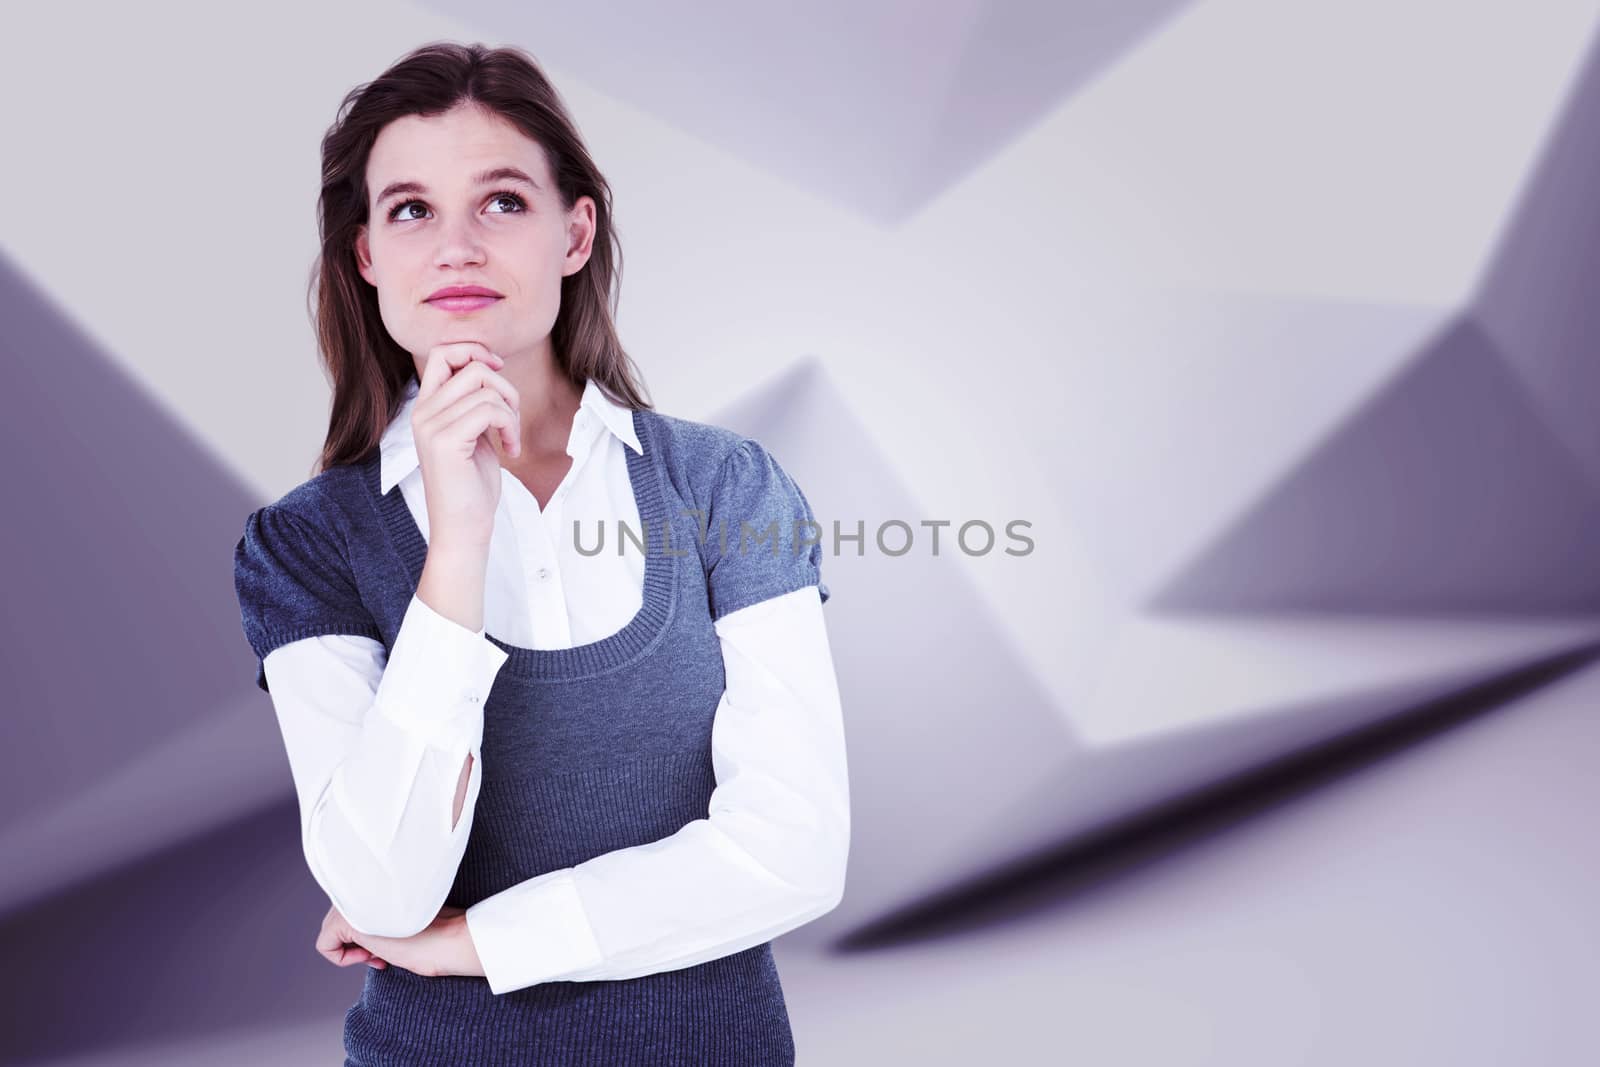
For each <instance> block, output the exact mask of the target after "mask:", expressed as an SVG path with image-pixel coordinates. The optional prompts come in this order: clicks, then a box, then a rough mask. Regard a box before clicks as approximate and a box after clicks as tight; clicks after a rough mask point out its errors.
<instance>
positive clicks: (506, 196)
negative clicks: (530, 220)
mask: <svg viewBox="0 0 1600 1067" xmlns="http://www.w3.org/2000/svg"><path fill="white" fill-rule="evenodd" d="M498 200H509V201H510V202H511V203H513V204H515V205H516V209H517V211H521V210H523V209H524V208H526V207H527V206H528V205H527V204H525V203H524V202H523V200H522V197H520V196H518V195H517V194H516V193H495V194H494V196H492V197H490V198H489V203H491V204H492V203H494V202H496V201H498ZM498 214H501V215H509V214H515V212H508V211H501V212H498Z"/></svg>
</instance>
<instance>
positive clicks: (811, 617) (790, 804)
mask: <svg viewBox="0 0 1600 1067" xmlns="http://www.w3.org/2000/svg"><path fill="white" fill-rule="evenodd" d="M716 631H717V635H718V638H719V641H720V644H721V648H722V658H723V664H724V667H725V673H726V689H725V692H724V693H723V696H722V698H721V701H720V703H719V704H718V706H717V711H716V718H715V720H714V721H713V723H712V732H711V750H712V761H713V766H714V770H715V774H716V781H717V785H716V788H715V790H714V791H713V792H712V794H711V801H710V813H709V816H708V817H707V818H704V819H696V820H694V821H693V822H690V823H688V824H687V825H685V826H683V827H682V828H681V829H679V830H678V831H677V832H676V833H674V834H672V835H670V836H668V837H666V838H663V839H662V840H659V841H653V842H650V843H648V844H645V845H640V846H635V847H632V848H623V849H617V850H614V851H612V852H607V853H604V854H603V855H600V856H596V857H594V858H593V859H590V860H588V861H586V862H584V863H580V864H578V865H577V866H574V867H567V868H563V869H561V870H557V871H550V872H548V873H546V874H542V875H539V876H537V877H535V878H530V879H528V880H526V881H523V882H520V883H518V884H517V885H514V886H512V887H510V888H509V889H506V890H504V891H503V892H500V893H496V894H495V895H493V896H490V897H487V898H485V899H484V900H482V901H480V902H478V903H477V904H475V905H473V906H472V907H471V908H468V909H467V911H466V913H465V915H464V916H460V917H457V916H441V921H440V922H438V923H437V924H436V925H435V926H434V927H430V929H429V930H427V931H424V932H423V933H421V934H419V935H417V936H416V937H415V938H408V939H406V942H401V943H399V945H397V944H396V943H395V942H391V941H387V940H386V939H375V942H374V945H372V946H369V947H371V948H372V950H373V951H374V952H375V953H376V954H377V955H378V956H380V957H383V958H384V959H386V960H388V961H389V962H391V963H398V964H399V965H400V966H403V967H407V968H408V969H412V968H411V967H410V966H409V965H408V964H407V962H406V958H407V957H406V955H405V954H404V949H403V948H402V947H401V946H405V945H406V944H407V942H410V943H413V944H411V946H410V947H411V949H412V953H411V958H412V959H413V960H417V961H418V962H420V963H423V964H424V965H426V963H427V959H423V958H420V957H419V956H418V955H417V950H418V949H419V947H420V948H421V949H422V950H424V951H423V955H424V956H426V957H427V958H430V959H436V960H437V963H438V969H437V970H436V971H435V972H434V973H480V971H479V969H478V968H479V967H481V973H482V974H483V975H484V976H485V977H487V978H488V980H489V985H490V988H491V989H492V990H493V991H494V992H495V993H497V994H499V993H506V992H510V991H511V990H514V989H521V988H523V987H526V986H530V985H533V984H535V983H537V982H549V981H590V980H601V979H619V978H632V977H637V976H639V975H644V974H651V973H654V972H657V971H666V970H675V969H677V968H681V967H689V966H692V965H694V964H698V963H703V962H706V961H707V960H712V959H718V958H720V957H722V956H726V955H729V954H731V953H734V952H738V951H740V950H742V949H745V948H750V947H753V946H755V945H759V944H761V943H763V942H766V941H770V940H771V939H772V938H774V937H777V936H778V935H779V934H782V933H785V932H787V931H789V930H792V929H794V928H795V927H798V926H801V925H803V924H804V923H807V922H810V921H811V920H813V919H816V918H818V917H819V916H822V915H824V914H826V913H827V912H829V911H831V910H833V908H834V907H836V906H837V905H838V903H839V900H840V898H841V897H842V896H843V894H844V883H845V866H846V859H847V856H848V852H849V846H850V788H849V780H848V774H847V767H846V759H845V734H844V719H843V709H842V708H841V705H840V699H839V685H838V680H837V678H836V676H835V673H834V666H833V657H832V654H831V651H830V649H829V646H828V635H827V629H826V626H825V624H824V621H823V613H822V601H821V598H820V597H819V593H818V588H817V586H816V585H809V586H805V587H803V588H800V589H796V590H794V591H792V592H789V593H785V594H783V595H780V596H776V597H770V598H768V599H766V600H762V601H759V602H757V603H755V604H752V605H750V606H748V607H745V608H742V609H740V610H737V611H733V612H729V613H728V614H726V615H724V616H723V617H721V618H720V619H718V620H717V622H716ZM462 936H465V937H467V938H468V939H469V940H470V942H471V946H463V945H461V944H460V943H459V938H461V937H462ZM417 943H421V944H420V945H419V944H417ZM474 950H475V951H474ZM391 953H394V954H393V955H391ZM474 965H476V966H474Z"/></svg>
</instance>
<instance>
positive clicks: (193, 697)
mask: <svg viewBox="0 0 1600 1067" xmlns="http://www.w3.org/2000/svg"><path fill="white" fill-rule="evenodd" d="M0 321H4V322H5V330H4V333H3V334H0V346H3V349H4V351H3V352H0V359H3V361H4V364H5V366H6V368H7V370H8V372H9V382H8V385H9V389H8V400H9V410H8V413H7V416H6V418H4V419H0V449H4V451H5V453H6V454H7V455H8V456H10V457H12V461H11V462H8V463H6V464H4V467H3V473H0V495H3V496H4V498H5V499H6V500H8V501H12V502H16V504H17V505H18V506H13V507H11V508H9V509H8V511H7V516H6V518H7V521H6V522H5V523H4V525H3V527H0V552H4V553H5V555H6V556H7V558H9V559H12V560H18V561H25V565H22V566H16V567H13V568H11V569H10V571H9V573H8V582H9V584H8V589H7V592H8V596H7V598H6V609H5V612H4V614H3V615H0V675H3V676H4V677H5V679H6V689H7V702H8V707H10V708H12V709H14V713H12V714H8V715H5V716H3V717H0V748H3V749H4V750H5V751H8V752H13V753H28V754H30V755H29V757H28V758H22V759H13V760H12V761H10V764H9V766H8V768H7V774H6V775H5V778H4V781H3V783H0V806H3V808H4V810H5V812H6V818H5V820H4V821H3V822H0V871H5V872H6V873H5V875H4V876H0V906H11V907H14V906H16V905H17V904H18V903H19V902H20V901H21V900H22V899H25V898H27V897H30V896H32V895H34V894H36V893H39V892H44V891H48V890H50V889H52V888H60V887H61V886H64V885H69V884H72V883H73V882H76V881H78V880H80V879H83V878H86V877H90V876H92V875H93V874H94V873H95V872H96V871H99V870H103V869H105V868H106V867H108V866H111V865H115V864H118V863H121V862H124V861H126V860H128V859H131V858H133V857H135V856H137V855H139V854H140V853H141V852H145V851H149V850H151V849H155V848H159V847H162V846H164V845H167V844H171V843H173V842H175V841H179V840H182V839H183V838H184V837H185V836H186V835H188V834H191V833H197V832H201V831H202V830H203V829H205V828H206V827H209V826H215V825H217V824H219V823H221V822H225V821H227V820H228V819H229V818H230V817H232V816H233V815H235V814H242V813H243V812H245V811H248V810H250V808H251V807H253V806H254V805H255V804H256V803H258V802H259V801H260V800H261V799H262V798H263V797H264V796H265V795H266V790H265V789H264V785H265V784H267V783H270V784H272V785H273V786H274V787H276V788H277V790H278V792H277V795H279V796H282V795H285V794H284V793H283V791H282V787H283V786H285V785H286V784H287V782H288V779H287V776H286V775H285V774H284V770H285V763H284V756H283V749H282V745H281V743H275V744H274V743H271V739H272V737H273V735H275V733H276V724H275V722H274V721H273V718H272V712H271V707H270V705H268V704H267V703H266V702H265V701H262V702H261V703H259V704H258V705H256V710H257V712H258V714H259V715H260V716H261V717H260V719H259V722H258V723H256V724H255V725H256V726H258V727H259V730H260V733H259V734H256V735H254V736H253V740H255V741H257V742H263V741H264V742H267V743H265V744H262V743H257V744H255V745H253V746H250V747H247V748H245V749H243V750H241V751H239V752H238V753H237V754H238V755H239V756H240V757H241V762H240V763H238V764H235V765H233V766H231V767H228V768H227V778H226V781H225V783H223V782H219V781H218V780H216V779H214V778H212V777H210V776H211V775H212V774H213V773H215V770H214V768H213V767H212V765H211V764H209V763H206V764H202V765H201V766H198V767H197V766H196V765H195V764H194V763H193V762H192V760H184V759H181V758H176V757H177V756H178V755H181V752H180V751H179V750H181V748H182V744H181V739H182V737H183V736H184V734H185V732H186V731H188V730H189V729H190V728H199V729H200V730H202V731H204V730H206V729H207V728H208V724H210V723H213V722H215V720H216V717H217V716H218V715H219V714H223V713H225V712H226V711H227V710H228V709H229V708H230V707H231V706H232V704H231V702H232V701H233V700H234V699H236V698H237V697H238V696H239V695H240V693H241V692H242V691H243V685H241V683H244V685H248V683H249V680H250V677H251V671H252V669H253V668H252V664H253V662H254V661H253V658H252V657H251V654H250V651H249V648H248V647H247V646H246V645H245V643H244V636H243V632H242V631H241V629H240V623H239V608H238V604H237V602H236V600H235V598H234V592H233V560H232V547H233V544H234V542H235V541H236V540H238V538H239V536H240V535H241V533H242V532H243V529H244V517H245V515H246V514H247V513H248V511H249V510H250V509H251V508H253V507H255V506H256V504H255V502H254V501H253V500H252V496H251V493H250V492H249V490H248V489H247V488H246V487H245V486H244V485H243V484H242V483H241V482H240V481H239V480H238V479H237V478H236V477H234V476H233V474H231V473H230V472H229V471H228V470H227V469H226V468H225V467H224V466H223V465H222V464H221V462H219V460H218V459H217V458H216V457H215V456H214V455H213V454H212V453H211V450H210V449H209V448H208V446H207V445H206V444H205V443H204V442H202V441H199V440H197V439H196V438H194V437H193V436H192V435H191V434H189V433H188V432H186V431H185V430H184V429H183V428H182V427H181V425H180V424H179V423H178V422H177V421H176V420H175V419H173V418H172V417H171V416H170V415H169V414H168V413H166V412H165V411H164V410H162V408H161V407H160V405H159V404H158V403H157V402H156V401H155V400H154V399H153V398H152V397H151V396H150V394H149V393H148V392H147V391H146V389H145V388H143V387H142V386H141V385H140V384H139V383H138V382H137V381H136V380H134V379H132V378H130V376H129V375H128V374H127V373H126V372H124V371H123V370H122V368H121V367H120V366H119V365H118V364H117V363H116V362H115V361H113V360H111V359H109V358H107V357H106V356H105V355H104V353H102V352H101V351H99V349H98V348H97V346H96V345H95V344H94V343H93V342H92V341H91V340H90V339H88V338H87V337H85V336H84V335H83V333H82V332H81V331H80V330H79V329H78V328H77V327H76V326H75V324H74V323H73V322H72V321H71V319H70V318H69V317H68V315H66V314H65V313H64V312H63V311H61V310H60V309H59V308H57V307H55V306H53V304H52V303H51V301H50V300H49V299H48V298H47V297H46V296H45V295H44V294H43V293H41V292H40V291H38V289H36V288H35V287H34V286H33V285H32V284H31V283H30V282H29V280H28V278H27V277H26V276H25V274H24V272H23V271H22V270H21V269H20V268H18V267H17V266H16V265H15V264H12V263H10V262H9V261H5V260H3V259H0ZM240 736H244V735H240ZM172 746H176V747H172ZM164 752H165V753H169V754H171V755H173V756H174V758H172V759H170V760H169V761H167V762H165V763H163V764H162V765H161V768H160V773H152V774H149V775H138V776H135V778H134V779H131V780H130V779H127V778H124V777H122V776H123V775H124V772H125V771H126V770H127V769H128V768H129V767H130V766H135V765H139V764H141V763H143V762H145V761H147V760H152V759H153V760H155V761H157V762H160V760H161V754H162V753H164ZM193 754H194V753H193V752H190V753H188V755H189V756H190V757H192V756H193ZM108 783H118V784H121V785H126V786H128V787H129V788H128V789H124V790H122V791H120V792H119V791H118V790H117V789H115V788H110V789H108V788H107V785H108ZM221 784H226V786H227V787H228V788H226V789H222V790H221V791H220V792H217V793H214V794H210V795H207V798H206V803H201V804H196V803H194V797H195V795H196V794H195V792H194V790H195V789H197V788H199V789H201V790H202V791H205V790H209V789H210V788H211V787H212V786H216V785H221ZM202 795H205V794H204V793H203V794H202ZM86 797H87V798H91V799H92V800H93V804H92V805H87V806H86V805H85V804H84V803H82V802H83V801H84V799H85V798H86ZM63 809H72V811H73V815H72V816H71V818H70V819H67V820H65V821H54V820H55V817H56V816H57V814H58V813H59V812H60V811H62V810H63ZM157 811H160V812H162V813H163V815H170V816H171V818H166V817H163V818H152V817H151V815H152V814H154V813H155V812H157ZM40 824H48V825H52V826H54V827H55V828H56V829H57V830H58V831H61V833H59V834H58V835H57V836H56V837H55V838H54V839H53V840H51V841H49V842H48V847H44V848H38V847H34V848H30V849H28V850H26V851H24V850H22V849H21V848H20V844H21V843H22V842H24V841H29V842H30V843H33V844H35V845H37V844H38V842H37V841H36V840H35V839H33V838H30V837H29V835H30V834H31V832H32V831H33V830H34V828H36V827H37V826H38V825H40Z"/></svg>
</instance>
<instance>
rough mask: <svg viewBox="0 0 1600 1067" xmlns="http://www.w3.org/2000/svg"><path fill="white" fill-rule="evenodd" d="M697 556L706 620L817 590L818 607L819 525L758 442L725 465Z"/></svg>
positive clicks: (824, 590)
mask: <svg viewBox="0 0 1600 1067" xmlns="http://www.w3.org/2000/svg"><path fill="white" fill-rule="evenodd" d="M702 548H703V552H702V556H703V559H704V562H705V566H706V591H707V595H708V597H709V599H710V603H711V617H712V619H713V620H715V619H720V618H722V617H723V616H724V615H727V614H728V613H729V612H733V611H738V610H739V609H740V608H744V607H749V606H750V605H751V604H756V603H759V602H760V601H763V600H767V599H769V598H771V597H775V596H781V595H783V594H784V593H791V592H793V591H795V590H796V589H803V588H805V587H806V586H808V585H815V586H817V587H818V588H817V593H818V595H819V596H820V597H821V600H822V602H823V603H824V604H825V603H827V602H828V598H829V597H830V596H831V593H830V592H829V590H828V587H827V585H825V584H823V582H822V527H821V525H820V524H818V523H817V521H816V517H815V516H814V515H813V514H812V511H811V505H810V503H809V502H808V501H807V500H806V496H805V494H804V493H803V492H801V490H800V486H799V485H797V484H796V483H795V481H794V479H793V478H790V477H789V475H788V473H787V472H786V471H784V469H783V468H782V467H781V466H779V465H778V461H777V460H776V459H774V458H773V457H772V454H771V453H770V452H768V451H767V450H766V449H765V448H764V447H763V446H762V445H761V444H760V442H758V441H755V440H752V439H750V438H746V439H745V440H744V441H743V442H741V443H740V445H739V446H738V447H737V448H735V449H734V450H733V451H732V452H731V453H729V455H728V457H727V458H726V459H725V460H723V462H722V466H721V469H720V470H719V472H718V476H717V482H716V485H715V487H714V488H713V489H712V492H711V501H710V506H709V508H708V509H707V515H706V529H705V540H704V544H703V546H702Z"/></svg>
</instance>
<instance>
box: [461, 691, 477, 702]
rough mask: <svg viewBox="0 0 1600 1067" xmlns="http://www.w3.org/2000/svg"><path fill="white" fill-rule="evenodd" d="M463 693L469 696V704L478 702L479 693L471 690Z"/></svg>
mask: <svg viewBox="0 0 1600 1067" xmlns="http://www.w3.org/2000/svg"><path fill="white" fill-rule="evenodd" d="M463 695H464V696H465V697H466V698H467V703H468V704H476V703H477V702H478V694H477V693H473V692H470V691H469V692H467V693H465V694H463Z"/></svg>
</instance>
